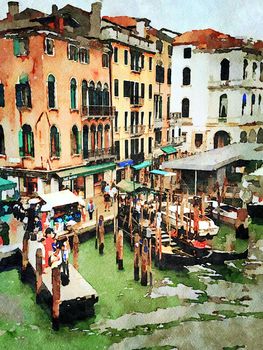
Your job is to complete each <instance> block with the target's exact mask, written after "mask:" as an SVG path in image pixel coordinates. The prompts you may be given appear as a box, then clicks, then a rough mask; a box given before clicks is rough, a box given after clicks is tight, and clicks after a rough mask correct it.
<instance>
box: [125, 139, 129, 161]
mask: <svg viewBox="0 0 263 350" xmlns="http://www.w3.org/2000/svg"><path fill="white" fill-rule="evenodd" d="M124 148H125V159H128V158H129V140H125V146H124Z"/></svg>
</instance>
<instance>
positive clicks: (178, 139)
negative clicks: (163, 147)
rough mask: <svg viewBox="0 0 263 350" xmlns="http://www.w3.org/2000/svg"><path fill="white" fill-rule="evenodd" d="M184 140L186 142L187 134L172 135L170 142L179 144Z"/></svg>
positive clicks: (175, 144) (173, 144)
mask: <svg viewBox="0 0 263 350" xmlns="http://www.w3.org/2000/svg"><path fill="white" fill-rule="evenodd" d="M183 142H186V136H177V137H171V138H170V141H169V142H168V143H169V144H170V145H172V146H179V145H181V144H182V143H183Z"/></svg>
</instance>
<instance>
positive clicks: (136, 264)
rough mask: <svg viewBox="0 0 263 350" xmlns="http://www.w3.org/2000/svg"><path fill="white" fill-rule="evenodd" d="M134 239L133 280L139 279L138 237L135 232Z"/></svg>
mask: <svg viewBox="0 0 263 350" xmlns="http://www.w3.org/2000/svg"><path fill="white" fill-rule="evenodd" d="M134 239H135V241H134V280H135V281H139V279H140V267H139V264H140V243H139V240H140V237H139V235H138V233H135V238H134Z"/></svg>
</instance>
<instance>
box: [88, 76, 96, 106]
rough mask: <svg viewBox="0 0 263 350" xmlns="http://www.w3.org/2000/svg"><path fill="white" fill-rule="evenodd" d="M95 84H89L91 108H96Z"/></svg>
mask: <svg viewBox="0 0 263 350" xmlns="http://www.w3.org/2000/svg"><path fill="white" fill-rule="evenodd" d="M94 95H95V84H94V82H93V81H91V82H90V83H89V106H94V105H95V103H94Z"/></svg>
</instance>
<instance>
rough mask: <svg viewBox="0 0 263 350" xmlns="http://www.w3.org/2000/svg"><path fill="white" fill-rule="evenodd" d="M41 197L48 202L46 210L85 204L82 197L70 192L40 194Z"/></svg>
mask: <svg viewBox="0 0 263 350" xmlns="http://www.w3.org/2000/svg"><path fill="white" fill-rule="evenodd" d="M39 197H40V198H42V199H43V200H44V201H45V202H46V208H55V207H60V206H63V205H67V204H73V203H80V204H81V205H84V204H85V203H84V201H83V199H82V198H81V197H79V196H76V195H75V194H74V193H72V192H71V191H70V190H64V191H59V192H53V193H48V194H40V195H39ZM83 203H84V204H83Z"/></svg>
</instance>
